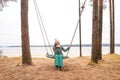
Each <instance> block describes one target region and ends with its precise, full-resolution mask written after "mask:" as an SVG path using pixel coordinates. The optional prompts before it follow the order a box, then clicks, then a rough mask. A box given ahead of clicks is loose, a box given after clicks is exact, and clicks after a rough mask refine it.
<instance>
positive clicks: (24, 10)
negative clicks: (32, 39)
mask: <svg viewBox="0 0 120 80" xmlns="http://www.w3.org/2000/svg"><path fill="white" fill-rule="evenodd" d="M28 30H29V29H28V0H21V39H22V64H28V65H31V64H32V59H31V54H30V44H29V31H28Z"/></svg>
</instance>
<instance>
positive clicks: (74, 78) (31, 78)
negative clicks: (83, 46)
mask: <svg viewBox="0 0 120 80" xmlns="http://www.w3.org/2000/svg"><path fill="white" fill-rule="evenodd" d="M119 60H120V55H115V54H112V55H111V54H108V55H105V56H103V60H101V61H99V64H97V65H96V64H94V66H93V65H92V66H91V65H88V64H89V62H90V57H80V58H69V59H65V60H64V67H63V70H62V71H60V70H56V69H55V68H54V66H53V63H54V60H53V59H48V58H33V63H34V64H35V66H28V65H21V58H0V80H120V62H119Z"/></svg>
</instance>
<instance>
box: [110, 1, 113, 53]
mask: <svg viewBox="0 0 120 80" xmlns="http://www.w3.org/2000/svg"><path fill="white" fill-rule="evenodd" d="M109 7H110V53H111V54H113V53H114V0H109Z"/></svg>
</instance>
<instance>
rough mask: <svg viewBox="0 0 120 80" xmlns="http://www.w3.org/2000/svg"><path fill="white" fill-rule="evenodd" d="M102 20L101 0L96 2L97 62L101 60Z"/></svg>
mask: <svg viewBox="0 0 120 80" xmlns="http://www.w3.org/2000/svg"><path fill="white" fill-rule="evenodd" d="M102 19H103V0H98V28H99V29H98V30H99V35H98V38H97V39H98V60H101V59H102Z"/></svg>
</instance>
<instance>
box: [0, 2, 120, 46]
mask: <svg viewBox="0 0 120 80" xmlns="http://www.w3.org/2000/svg"><path fill="white" fill-rule="evenodd" d="M37 2H38V4H39V10H40V13H41V16H42V19H43V22H44V25H45V28H46V31H47V34H48V37H49V40H50V43H51V44H53V42H54V39H55V38H57V39H59V40H60V42H61V44H69V43H70V41H71V39H72V36H73V32H74V29H75V26H76V24H77V21H78V0H37ZM119 3H120V0H115V8H116V9H115V14H116V16H115V21H116V22H115V31H116V33H115V42H116V43H120V36H119V34H120V31H119V30H120V27H119V26H120V22H119V21H120V11H119ZM8 5H9V7H5V8H4V10H3V11H2V12H0V28H1V29H0V45H1V46H4V45H20V44H21V28H20V0H18V2H17V3H15V2H9V3H8ZM106 5H107V9H106V10H104V16H103V17H104V21H103V43H109V8H108V1H107V3H106ZM29 32H30V43H31V44H35V45H40V44H43V40H42V37H41V32H40V29H39V25H38V21H37V16H36V13H35V9H34V5H33V1H32V0H29ZM78 33H79V32H78V31H77V33H76V36H75V38H74V41H73V43H74V44H79V35H78ZM91 33H92V7H90V6H89V2H87V3H86V7H85V10H84V12H83V14H82V43H83V44H88V43H91V36H92V34H91Z"/></svg>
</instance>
